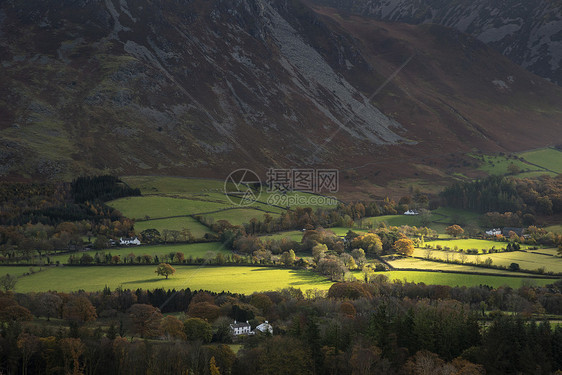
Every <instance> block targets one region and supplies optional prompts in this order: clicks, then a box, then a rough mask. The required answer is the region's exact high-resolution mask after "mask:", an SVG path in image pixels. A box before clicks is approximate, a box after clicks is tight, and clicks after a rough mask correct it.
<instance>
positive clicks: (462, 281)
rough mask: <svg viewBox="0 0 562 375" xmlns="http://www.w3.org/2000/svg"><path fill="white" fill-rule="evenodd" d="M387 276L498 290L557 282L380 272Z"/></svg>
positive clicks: (480, 276) (521, 278)
mask: <svg viewBox="0 0 562 375" xmlns="http://www.w3.org/2000/svg"><path fill="white" fill-rule="evenodd" d="M380 273H381V274H383V275H386V276H387V277H388V278H389V279H390V280H391V281H394V280H398V281H407V282H415V283H424V284H434V285H449V286H478V285H489V286H491V287H494V288H497V287H500V286H504V285H507V286H510V287H512V288H519V287H521V286H522V285H529V284H530V285H548V284H552V283H553V282H555V280H549V279H536V278H523V277H504V276H492V275H465V274H457V273H444V272H424V271H389V272H380Z"/></svg>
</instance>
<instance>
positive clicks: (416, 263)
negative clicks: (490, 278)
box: [387, 255, 529, 276]
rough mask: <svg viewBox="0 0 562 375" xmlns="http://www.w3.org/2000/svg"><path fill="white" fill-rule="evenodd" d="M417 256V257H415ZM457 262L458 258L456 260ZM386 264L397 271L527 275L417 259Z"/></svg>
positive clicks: (401, 259)
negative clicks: (413, 269)
mask: <svg viewBox="0 0 562 375" xmlns="http://www.w3.org/2000/svg"><path fill="white" fill-rule="evenodd" d="M416 256H417V255H416ZM456 259H457V260H458V258H456ZM387 262H388V263H389V264H390V265H392V267H394V268H397V269H402V268H418V269H421V270H428V271H430V270H434V271H458V272H477V273H482V274H490V273H493V274H505V275H506V276H513V275H521V276H525V275H527V276H528V275H529V274H525V273H522V272H511V271H506V270H496V269H493V268H484V267H475V266H470V265H464V264H454V263H452V264H451V263H440V262H432V261H429V260H423V259H417V258H399V259H396V260H388V259H387Z"/></svg>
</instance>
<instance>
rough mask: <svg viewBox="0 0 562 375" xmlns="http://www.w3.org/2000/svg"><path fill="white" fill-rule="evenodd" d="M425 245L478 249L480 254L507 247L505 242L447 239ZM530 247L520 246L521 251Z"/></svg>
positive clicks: (426, 242) (428, 242)
mask: <svg viewBox="0 0 562 375" xmlns="http://www.w3.org/2000/svg"><path fill="white" fill-rule="evenodd" d="M425 245H431V246H433V247H435V246H437V245H441V246H442V247H445V246H447V247H449V248H450V249H451V250H452V249H454V248H455V246H457V247H458V249H462V250H468V249H478V251H480V252H482V249H487V250H489V249H491V248H495V249H498V250H499V249H505V247H506V246H507V242H497V241H491V240H479V239H472V238H469V239H458V240H454V239H448V240H435V241H425ZM529 247H530V245H525V244H521V249H522V250H523V249H527V248H529Z"/></svg>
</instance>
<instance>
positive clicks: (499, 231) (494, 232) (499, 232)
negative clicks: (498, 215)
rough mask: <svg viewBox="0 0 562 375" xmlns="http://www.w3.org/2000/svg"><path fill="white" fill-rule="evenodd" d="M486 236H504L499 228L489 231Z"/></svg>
mask: <svg viewBox="0 0 562 375" xmlns="http://www.w3.org/2000/svg"><path fill="white" fill-rule="evenodd" d="M486 234H487V235H488V236H499V235H500V234H502V231H501V229H499V228H494V229H490V230H487V231H486Z"/></svg>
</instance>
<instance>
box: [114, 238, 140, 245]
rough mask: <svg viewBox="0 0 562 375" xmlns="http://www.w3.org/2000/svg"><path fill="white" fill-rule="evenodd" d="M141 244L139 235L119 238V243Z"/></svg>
mask: <svg viewBox="0 0 562 375" xmlns="http://www.w3.org/2000/svg"><path fill="white" fill-rule="evenodd" d="M140 244H141V242H140V240H139V239H138V237H121V238H120V239H119V245H121V246H132V245H135V246H139V245H140Z"/></svg>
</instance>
